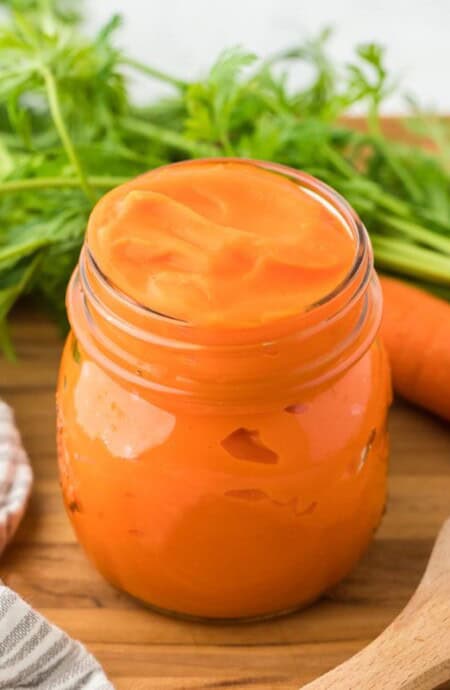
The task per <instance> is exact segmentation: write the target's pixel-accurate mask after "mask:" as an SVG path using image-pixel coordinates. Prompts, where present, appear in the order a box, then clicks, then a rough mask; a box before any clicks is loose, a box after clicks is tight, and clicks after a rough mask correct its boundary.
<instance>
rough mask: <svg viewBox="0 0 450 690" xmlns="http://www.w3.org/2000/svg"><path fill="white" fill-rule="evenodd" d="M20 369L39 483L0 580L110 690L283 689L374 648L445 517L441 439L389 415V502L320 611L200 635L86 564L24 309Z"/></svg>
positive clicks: (5, 369)
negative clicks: (70, 639) (73, 646)
mask: <svg viewBox="0 0 450 690" xmlns="http://www.w3.org/2000/svg"><path fill="white" fill-rule="evenodd" d="M13 333H14V338H15V342H16V344H17V350H18V355H19V358H20V359H19V363H18V364H11V363H6V362H4V361H0V394H1V395H2V396H4V397H5V399H6V400H7V401H8V402H9V403H10V404H11V405H13V407H14V408H15V410H16V413H17V418H18V422H19V425H20V428H21V430H22V434H23V439H24V442H25V445H26V447H27V449H28V451H29V453H30V455H31V459H32V462H33V467H34V471H35V476H36V481H35V486H34V492H33V496H32V499H31V503H30V506H29V509H28V513H27V515H26V518H25V520H24V522H23V524H22V526H21V528H20V529H19V533H18V535H17V538H16V540H15V541H14V543H13V544H12V545H11V546H10V548H9V549H8V551H7V553H6V554H5V557H4V558H3V559H2V562H1V564H0V576H1V577H3V578H4V580H5V581H6V582H7V584H8V585H10V586H11V587H13V588H14V589H15V590H16V591H18V592H19V593H20V594H21V595H22V596H23V597H25V599H27V600H28V601H29V602H30V603H31V604H32V605H33V606H34V607H36V608H37V609H38V610H39V611H41V612H42V613H43V614H44V615H45V616H47V617H48V618H49V619H50V620H51V621H53V622H54V623H56V624H57V625H59V626H61V627H62V628H64V630H66V631H67V632H68V633H70V635H73V636H75V637H76V638H78V639H79V640H81V641H82V642H84V643H85V644H86V646H87V647H88V648H89V649H90V650H91V651H92V652H93V653H94V654H95V655H96V656H97V658H98V659H99V660H100V662H101V663H102V664H103V666H104V668H105V670H106V672H107V673H108V675H109V676H110V678H111V679H112V681H113V683H114V684H115V685H116V687H117V688H119V689H120V690H131V689H133V690H144V689H145V690H147V689H149V690H167V689H170V690H175V689H176V690H184V689H186V690H188V689H194V688H195V689H197V690H199V689H200V688H201V689H202V690H206V689H210V690H212V689H220V688H222V689H223V688H225V689H226V690H228V689H229V688H233V689H240V690H246V689H247V688H251V690H272V689H273V690H275V689H276V690H294V689H295V688H298V687H299V686H300V685H301V684H302V683H304V682H306V681H308V680H310V679H312V678H314V677H316V676H318V675H320V674H321V673H323V672H324V671H326V670H327V669H329V668H331V667H332V666H335V665H336V664H338V663H340V662H341V661H343V660H344V659H346V658H347V657H348V656H350V655H351V654H353V653H354V652H356V651H357V650H359V649H360V648H361V647H363V646H364V645H366V644H367V643H368V642H369V641H370V640H372V639H373V638H374V637H375V636H376V635H377V634H378V633H379V632H380V631H381V630H382V629H383V628H384V627H385V626H386V625H387V624H388V623H389V622H390V621H391V620H392V619H393V617H394V616H395V615H396V614H397V613H398V611H399V610H400V609H401V608H402V607H403V605H404V604H405V602H406V601H407V599H408V598H409V597H410V595H411V594H412V592H413V590H414V588H415V587H416V585H417V583H418V581H419V579H420V576H421V573H422V571H423V569H424V566H425V563H426V561H427V559H428V556H429V554H430V551H431V547H432V544H433V540H434V537H435V535H436V533H437V531H438V528H439V526H440V524H441V523H442V522H443V520H444V518H445V517H446V516H447V515H448V514H450V433H449V430H448V427H447V428H446V426H445V425H444V424H443V423H441V422H439V421H438V420H437V419H435V418H433V417H431V416H429V415H427V414H425V413H422V412H419V411H418V410H414V409H412V408H410V407H408V406H406V405H405V404H397V405H396V406H395V408H394V409H393V410H392V414H391V422H390V428H391V439H392V455H391V473H390V498H389V505H388V511H387V514H386V517H385V518H384V521H383V524H382V526H381V528H380V530H379V532H378V533H377V536H376V539H375V541H374V543H373V544H372V547H371V548H370V550H369V553H368V554H367V555H366V557H365V558H364V560H363V562H362V563H361V564H360V565H359V567H358V568H357V569H356V570H355V572H354V573H353V574H352V575H351V576H350V577H349V578H348V579H347V580H346V581H345V582H344V583H342V584H341V585H340V586H339V587H338V588H337V589H336V590H335V591H334V592H333V593H332V594H331V595H329V596H328V597H327V599H326V600H324V601H322V602H321V603H319V604H317V605H315V606H313V607H311V608H309V609H307V610H306V611H303V612H300V613H298V614H295V615H291V616H288V617H285V618H282V619H279V620H275V621H271V622H266V623H259V624H247V625H240V626H238V625H227V626H223V625H203V624H199V623H187V622H180V621H177V620H172V619H170V618H165V617H163V616H159V615H157V614H154V613H151V612H149V611H148V610H146V609H145V608H143V607H141V606H139V604H137V603H136V602H134V601H132V600H131V599H130V598H128V597H127V596H126V595H125V594H121V593H119V592H117V591H115V590H114V589H112V587H110V586H109V585H108V584H106V582H104V581H103V580H102V578H101V577H100V575H98V574H97V573H96V571H95V570H94V569H93V567H91V565H90V564H89V563H88V562H87V560H86V558H85V556H84V554H83V552H82V551H81V549H80V547H79V546H78V544H77V543H76V541H75V538H74V535H73V533H72V529H71V527H70V525H69V522H68V520H67V518H66V515H65V513H64V510H63V505H62V501H61V497H60V492H59V487H58V479H57V472H56V460H55V440H54V407H55V406H54V387H55V379H56V371H57V366H58V359H59V354H60V349H61V341H60V339H59V337H58V335H57V333H56V330H55V328H54V327H53V326H52V325H51V324H50V323H49V322H48V321H47V320H46V319H45V318H44V317H42V316H38V315H36V314H33V313H32V312H31V311H30V310H26V311H24V310H22V311H19V312H17V313H16V315H15V318H14V326H13Z"/></svg>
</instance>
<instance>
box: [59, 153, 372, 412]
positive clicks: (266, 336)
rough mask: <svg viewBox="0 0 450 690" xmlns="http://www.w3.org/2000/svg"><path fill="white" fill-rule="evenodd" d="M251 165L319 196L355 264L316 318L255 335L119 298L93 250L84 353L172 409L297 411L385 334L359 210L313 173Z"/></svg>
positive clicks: (86, 277) (261, 328)
mask: <svg viewBox="0 0 450 690" xmlns="http://www.w3.org/2000/svg"><path fill="white" fill-rule="evenodd" d="M207 160H208V161H209V160H210V159H207ZM213 160H224V159H213ZM226 160H230V159H226ZM239 160H242V159H239ZM203 162H204V161H203V160H199V161H196V162H195V163H196V164H198V165H202V163H203ZM250 162H251V163H255V164H257V165H263V166H265V167H266V168H267V169H268V170H271V171H273V172H276V173H279V174H283V175H288V176H289V177H290V178H291V179H293V180H294V181H295V182H297V183H298V184H299V185H302V187H303V188H304V189H309V190H310V191H311V193H314V194H317V195H319V196H320V198H321V199H323V200H325V201H326V202H327V203H329V204H331V206H332V207H333V208H334V209H335V210H336V213H339V215H340V217H341V218H342V220H343V222H344V223H345V225H346V227H347V228H348V229H349V232H351V233H352V236H353V237H354V241H355V256H354V260H353V263H352V266H351V267H350V269H349V271H348V273H347V275H346V276H345V278H344V279H343V280H342V281H341V283H340V284H339V285H336V287H335V288H334V289H333V290H332V291H331V292H330V293H329V294H327V295H325V296H324V297H323V298H322V299H320V300H319V301H318V302H316V303H314V304H312V305H311V306H310V307H309V308H308V309H306V310H302V311H301V312H299V313H297V314H294V315H290V316H287V317H285V318H282V319H279V320H273V321H269V322H267V323H263V324H261V325H260V324H258V325H255V326H249V327H248V328H221V327H219V326H216V325H214V326H212V325H204V326H202V325H199V324H195V323H190V322H185V321H180V320H177V319H174V318H172V317H170V316H166V315H165V314H159V313H157V312H155V311H153V310H152V309H149V308H148V307H146V306H144V305H142V304H139V303H138V302H136V301H135V300H133V298H131V297H129V296H128V295H126V294H124V293H123V292H121V291H120V290H118V289H117V287H116V286H115V285H113V284H112V283H111V281H110V280H109V279H108V277H107V276H105V275H104V274H103V272H102V271H101V269H100V268H99V266H98V265H97V263H96V262H95V259H94V257H93V256H92V254H91V252H90V250H89V247H88V246H87V243H85V245H84V247H83V249H82V252H81V255H80V261H79V265H78V268H77V269H76V270H75V272H74V274H73V277H72V280H71V282H70V284H69V287H68V292H67V309H68V315H69V321H70V323H71V325H72V327H73V330H74V333H75V336H76V337H77V338H78V340H79V341H80V344H81V346H82V351H83V352H85V353H87V354H88V356H89V357H90V358H91V359H92V360H93V361H95V362H98V363H100V364H101V366H102V367H103V368H104V370H105V371H109V372H110V373H111V374H112V375H113V376H114V377H116V378H117V379H118V380H124V381H125V380H126V381H127V382H128V384H129V385H131V386H132V387H133V388H134V389H136V390H145V391H149V394H151V395H152V396H155V399H156V398H157V397H158V399H159V398H161V401H163V400H164V401H165V403H167V404H169V403H170V401H172V402H173V401H174V400H175V399H176V400H178V401H179V403H180V401H185V403H186V404H187V405H188V406H189V409H195V408H196V406H200V407H201V409H209V410H222V411H224V410H231V409H243V410H244V409H248V406H249V405H251V406H252V408H253V409H255V410H263V409H266V408H267V409H269V408H271V407H272V406H273V405H274V404H278V403H277V402H276V401H282V402H283V404H289V403H296V402H298V400H299V395H300V396H301V395H302V391H304V390H307V389H311V388H312V387H316V388H317V387H318V386H322V385H324V384H325V383H326V382H327V381H329V380H332V379H334V378H336V377H337V376H339V375H341V374H342V373H343V372H345V371H346V370H348V369H349V368H350V367H351V366H352V365H353V364H354V363H355V362H357V361H358V360H359V359H360V358H361V357H362V356H363V355H364V354H365V352H366V351H367V350H368V348H369V347H370V346H371V344H372V343H373V341H374V339H375V337H376V334H377V332H378V328H379V324H380V320H381V307H382V301H381V292H380V289H379V286H378V284H377V279H376V276H375V273H374V270H373V255H372V248H371V245H370V241H369V237H368V234H367V231H366V229H365V227H364V225H363V224H362V223H361V221H360V220H359V218H358V216H357V215H356V213H355V212H354V211H353V209H352V208H351V207H350V205H349V204H348V203H347V202H346V201H345V200H344V199H343V198H342V197H341V196H340V195H339V194H337V193H336V192H335V191H334V190H333V189H331V188H330V187H328V186H327V185H325V184H323V183H322V182H320V181H319V180H316V179H315V178H314V177H312V176H310V175H308V174H306V173H303V172H297V171H295V170H291V169H290V168H287V167H285V166H282V165H277V164H274V163H264V162H260V161H250ZM180 165H181V163H180ZM180 404H181V403H180ZM182 404H184V403H182Z"/></svg>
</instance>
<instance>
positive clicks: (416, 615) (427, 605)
mask: <svg viewBox="0 0 450 690" xmlns="http://www.w3.org/2000/svg"><path fill="white" fill-rule="evenodd" d="M449 679H450V520H447V522H446V523H445V524H444V526H443V527H442V529H441V532H440V533H439V537H438V539H437V541H436V544H435V546H434V549H433V553H432V555H431V558H430V561H429V563H428V566H427V569H426V571H425V574H424V576H423V578H422V581H421V583H420V585H419V587H418V588H417V590H416V592H415V594H414V596H413V597H412V599H411V600H410V602H409V603H408V605H407V606H406V608H405V609H404V610H403V611H402V612H401V614H400V615H399V616H398V617H397V618H396V619H395V620H394V621H393V623H391V625H390V626H389V627H388V628H386V630H385V631H384V632H383V633H382V634H381V635H380V636H379V637H377V638H376V640H374V641H373V642H372V643H371V644H370V645H368V646H367V647H365V649H363V650H362V651H361V652H359V653H358V654H356V655H355V656H353V657H352V658H351V659H349V660H348V661H346V662H344V663H343V664H341V666H338V667H337V668H335V669H334V670H332V671H330V672H329V673H326V674H325V675H324V676H321V678H318V679H317V680H315V681H313V682H312V683H309V684H308V685H305V686H304V690H357V689H358V690H362V688H364V690H382V689H384V688H386V689H387V688H389V690H400V689H401V690H432V689H433V688H436V686H438V685H440V684H441V683H443V682H445V681H447V680H449Z"/></svg>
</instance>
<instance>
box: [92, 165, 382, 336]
mask: <svg viewBox="0 0 450 690" xmlns="http://www.w3.org/2000/svg"><path fill="white" fill-rule="evenodd" d="M223 162H227V163H228V162H241V163H249V164H251V165H255V166H259V167H262V168H264V169H265V170H268V171H270V172H274V173H277V174H280V175H282V176H283V177H287V178H289V179H291V180H292V181H293V182H294V183H296V184H298V185H299V186H301V187H302V188H303V189H305V190H307V191H309V192H310V193H311V194H313V195H314V196H316V197H318V198H319V200H320V202H321V203H324V204H327V205H330V206H331V207H332V210H333V212H334V213H337V214H338V215H339V218H340V219H341V221H342V223H343V224H344V225H345V227H346V228H348V229H349V231H350V232H351V234H352V237H353V238H354V241H355V254H354V260H353V263H352V265H351V266H350V268H349V270H348V272H347V274H346V275H345V276H344V278H343V279H342V280H341V281H340V282H339V283H338V284H337V285H336V286H335V287H334V288H333V289H332V290H331V291H330V292H328V293H327V294H326V295H324V296H323V297H321V298H320V299H319V300H317V301H316V302H314V303H312V304H311V305H309V306H308V307H307V308H306V309H302V311H300V312H296V313H293V314H289V315H288V316H286V317H282V318H280V319H274V320H271V321H268V322H267V323H263V324H256V325H249V326H246V327H239V328H236V329H235V328H232V327H231V328H230V327H226V328H223V327H220V326H216V325H214V330H215V331H216V333H221V334H222V335H223V336H224V344H225V342H226V343H227V344H230V342H231V343H232V342H233V335H235V336H236V344H238V341H239V342H242V337H243V338H244V340H245V341H246V342H252V343H255V342H260V341H261V338H264V334H265V333H267V332H268V331H271V332H272V334H273V336H274V338H275V339H276V337H277V335H276V333H277V331H278V330H279V331H281V333H282V334H283V333H286V332H289V331H291V330H292V329H291V328H290V327H289V324H292V325H293V326H294V328H295V325H297V324H298V326H299V327H300V323H301V321H302V319H304V318H305V317H307V318H308V320H309V319H311V317H312V318H313V319H314V316H315V315H317V317H319V316H320V312H321V311H322V310H323V308H326V307H332V305H333V302H334V301H335V300H336V298H338V297H339V296H340V295H341V294H342V292H343V291H345V290H346V289H348V288H350V287H351V285H352V283H353V281H354V280H355V278H356V276H357V275H358V274H359V272H360V269H361V267H362V265H363V263H364V262H365V261H366V260H367V262H368V270H367V271H365V272H364V275H363V276H362V279H361V281H358V284H357V285H356V286H355V290H354V291H351V294H350V295H349V301H352V298H355V297H356V296H357V294H359V293H360V292H361V291H363V290H364V289H365V287H366V286H367V283H368V281H369V279H370V273H371V271H372V269H373V255H372V248H371V244H370V239H369V236H368V233H367V230H366V228H365V226H364V224H363V223H362V221H361V220H360V218H359V216H358V215H357V214H356V212H355V211H354V209H353V208H352V207H351V206H350V204H349V203H348V202H347V201H346V199H344V197H342V196H341V195H340V194H339V193H338V192H337V191H336V190H334V189H333V188H332V187H330V186H329V185H327V184H326V183H324V182H322V181H321V180H319V179H317V178H315V177H314V176H312V175H310V174H308V173H305V172H303V171H299V170H296V169H294V168H291V167H289V166H286V165H282V164H279V163H272V162H269V161H263V160H255V159H248V158H236V157H216V158H201V159H196V160H194V161H193V160H189V161H179V162H176V163H170V164H168V165H167V166H161V167H169V166H170V167H175V166H182V165H186V164H189V165H203V164H207V163H223ZM125 184H127V183H125ZM83 260H85V261H86V262H87V264H88V266H89V271H90V272H91V273H92V275H93V277H94V279H95V281H96V282H97V283H98V284H99V285H100V286H101V288H102V289H103V290H104V291H105V292H107V293H108V295H109V296H110V297H111V298H112V299H113V300H114V301H117V303H118V304H120V306H121V307H122V308H125V309H129V310H130V311H131V312H132V314H134V315H136V316H137V317H139V318H140V319H144V320H148V323H149V328H150V324H151V323H153V324H155V325H156V324H158V325H161V326H163V327H164V328H166V329H175V330H179V329H181V330H183V332H184V333H185V335H188V334H189V333H190V334H192V335H195V333H197V332H204V331H208V330H210V329H212V326H207V325H206V326H201V325H199V324H196V323H193V322H191V321H184V320H181V319H177V318H175V317H173V316H170V315H167V314H162V313H160V312H158V311H155V310H154V309H152V308H151V307H148V306H146V305H144V304H141V303H140V302H138V301H137V300H135V299H134V298H133V297H131V296H129V295H127V294H126V293H125V292H123V291H122V290H121V289H120V288H119V287H118V286H117V285H115V284H114V283H113V282H112V281H111V280H110V279H109V278H108V276H107V275H106V274H105V273H104V272H103V271H102V269H101V268H100V267H99V265H98V263H97V261H96V260H95V258H94V256H93V254H92V252H91V250H90V248H89V245H88V242H87V239H86V240H85V243H84V247H83V250H82V261H83ZM81 278H82V283H83V287H84V289H85V290H86V289H87V290H89V279H88V278H87V277H86V272H84V275H83V272H82V276H81ZM345 306H347V305H344V307H345ZM338 311H340V309H338ZM121 321H122V325H123V328H124V330H125V329H126V328H127V325H128V324H127V322H126V321H125V320H123V319H121ZM294 324H295V325H294ZM133 330H134V329H133ZM238 335H239V337H238ZM194 339H195V337H194ZM216 342H217V341H216Z"/></svg>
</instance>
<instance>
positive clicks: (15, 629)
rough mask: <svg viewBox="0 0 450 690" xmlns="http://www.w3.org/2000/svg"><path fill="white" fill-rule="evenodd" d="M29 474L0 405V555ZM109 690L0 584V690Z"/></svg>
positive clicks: (90, 664) (89, 659)
mask: <svg viewBox="0 0 450 690" xmlns="http://www.w3.org/2000/svg"><path fill="white" fill-rule="evenodd" d="M32 481H33V475H32V472H31V466H30V462H29V460H28V456H27V454H26V452H25V450H24V448H23V446H22V441H21V438H20V435H19V432H18V430H17V428H16V425H15V422H14V415H13V412H12V410H11V408H10V407H8V405H6V404H5V403H4V402H3V401H1V400H0V554H1V553H2V551H3V550H4V549H5V547H6V545H7V544H8V542H9V541H11V539H12V537H13V535H14V533H15V531H16V529H17V527H18V525H19V522H20V520H21V518H22V516H23V514H24V512H25V508H26V504H27V501H28V497H29V495H30V490H31V484H32ZM16 688H17V689H19V688H36V689H37V690H53V689H54V690H84V689H85V690H110V689H111V688H113V686H112V685H111V683H110V682H109V681H108V680H107V678H106V676H105V675H104V673H103V671H102V669H101V667H100V665H99V664H98V663H97V661H96V660H95V659H94V657H93V656H91V654H89V652H88V651H87V650H86V649H85V648H84V647H83V645H82V644H80V643H79V642H76V641H75V640H72V639H71V638H70V637H69V636H68V635H66V634H65V633H64V632H63V631H62V630H60V629H59V628H57V627H56V626H54V625H52V624H51V623H49V622H48V621H47V620H45V618H43V617H42V616H41V615H40V614H38V613H37V612H36V611H33V609H32V608H31V607H30V606H29V605H28V604H27V603H26V602H25V601H24V600H23V599H21V598H20V597H19V595H18V594H16V593H15V592H13V591H12V590H11V589H9V588H8V587H6V586H4V585H3V584H2V583H1V581H0V690H15V689H16Z"/></svg>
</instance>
